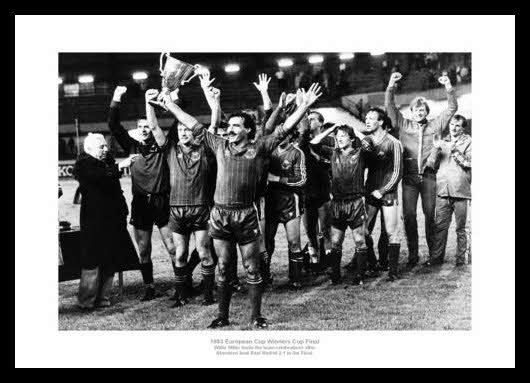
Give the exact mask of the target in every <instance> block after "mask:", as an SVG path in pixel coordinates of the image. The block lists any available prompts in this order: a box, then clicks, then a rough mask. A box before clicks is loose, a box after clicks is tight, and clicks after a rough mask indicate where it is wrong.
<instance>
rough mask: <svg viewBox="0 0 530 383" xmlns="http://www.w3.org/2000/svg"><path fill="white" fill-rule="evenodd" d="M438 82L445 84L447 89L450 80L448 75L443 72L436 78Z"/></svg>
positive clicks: (449, 85) (449, 86)
mask: <svg viewBox="0 0 530 383" xmlns="http://www.w3.org/2000/svg"><path fill="white" fill-rule="evenodd" d="M438 82H439V83H440V84H442V85H445V87H446V88H447V89H449V88H451V80H449V77H448V76H447V75H445V74H444V75H443V76H440V77H439V78H438Z"/></svg>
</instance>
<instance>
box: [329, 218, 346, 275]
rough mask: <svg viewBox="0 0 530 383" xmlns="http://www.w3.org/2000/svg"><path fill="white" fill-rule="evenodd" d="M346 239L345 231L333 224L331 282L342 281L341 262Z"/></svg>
mask: <svg viewBox="0 0 530 383" xmlns="http://www.w3.org/2000/svg"><path fill="white" fill-rule="evenodd" d="M343 241H344V231H343V230H340V229H338V228H336V227H334V226H331V254H332V257H331V262H330V263H331V267H332V272H331V283H332V284H339V283H340V282H341V275H340V262H341V259H342V242H343Z"/></svg>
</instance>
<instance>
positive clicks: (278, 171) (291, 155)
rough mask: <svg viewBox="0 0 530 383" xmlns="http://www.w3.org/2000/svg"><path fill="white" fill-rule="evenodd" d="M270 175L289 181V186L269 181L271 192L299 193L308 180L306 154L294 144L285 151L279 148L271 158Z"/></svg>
mask: <svg viewBox="0 0 530 383" xmlns="http://www.w3.org/2000/svg"><path fill="white" fill-rule="evenodd" d="M269 173H271V174H274V175H275V176H278V177H280V178H286V179H287V184H284V183H280V182H270V181H269V184H268V188H269V190H270V189H275V190H282V191H285V192H294V193H299V192H300V191H301V188H302V187H303V186H304V185H305V183H306V180H307V173H306V165H305V155H304V153H303V152H302V150H300V149H299V148H297V147H296V146H294V145H293V144H289V145H288V146H287V148H285V149H284V150H283V151H280V147H279V146H278V147H277V148H276V149H274V151H273V152H272V155H271V157H270V163H269Z"/></svg>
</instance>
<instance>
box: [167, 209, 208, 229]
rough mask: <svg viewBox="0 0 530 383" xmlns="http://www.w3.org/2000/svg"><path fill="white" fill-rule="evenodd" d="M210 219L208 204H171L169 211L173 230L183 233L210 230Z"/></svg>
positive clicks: (170, 225)
mask: <svg viewBox="0 0 530 383" xmlns="http://www.w3.org/2000/svg"><path fill="white" fill-rule="evenodd" d="M209 220H210V207H209V206H207V205H195V206H171V210H170V213H169V227H170V229H171V231H172V232H174V233H177V234H182V235H190V234H191V233H193V232H195V231H201V230H208V221H209Z"/></svg>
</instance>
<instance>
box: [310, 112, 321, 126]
mask: <svg viewBox="0 0 530 383" xmlns="http://www.w3.org/2000/svg"><path fill="white" fill-rule="evenodd" d="M309 114H316V115H317V116H318V117H317V118H318V121H320V123H321V124H323V123H324V116H323V115H322V113H320V112H317V111H316V110H311V111H310V112H309Z"/></svg>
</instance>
